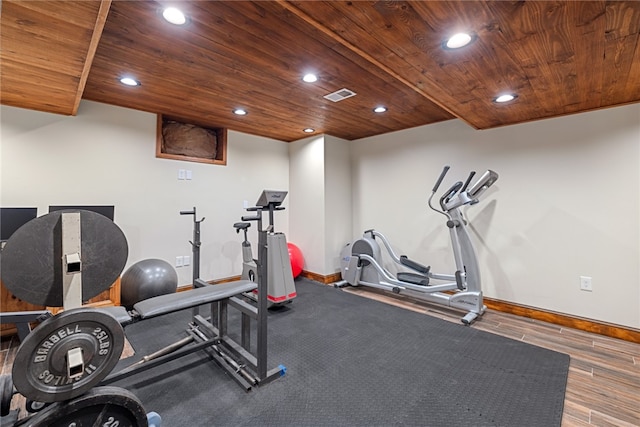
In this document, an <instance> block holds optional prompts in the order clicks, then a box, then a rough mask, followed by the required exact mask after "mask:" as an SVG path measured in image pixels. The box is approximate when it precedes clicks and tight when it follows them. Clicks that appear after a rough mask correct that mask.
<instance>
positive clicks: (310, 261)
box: [287, 135, 325, 274]
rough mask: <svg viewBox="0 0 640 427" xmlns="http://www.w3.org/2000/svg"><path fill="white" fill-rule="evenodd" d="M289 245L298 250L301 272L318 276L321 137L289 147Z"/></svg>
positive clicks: (322, 241) (321, 211)
mask: <svg viewBox="0 0 640 427" xmlns="http://www.w3.org/2000/svg"><path fill="white" fill-rule="evenodd" d="M289 158H290V166H289V168H290V172H289V173H290V175H289V184H290V187H289V188H290V189H291V194H290V196H289V205H290V206H291V222H290V224H289V229H290V230H291V231H290V234H289V235H287V239H288V241H289V242H291V243H293V244H295V245H296V246H298V247H299V248H300V251H301V252H302V255H303V257H304V267H303V269H304V270H305V271H311V272H314V273H318V274H322V272H323V271H324V263H325V260H324V251H323V250H322V248H324V245H325V217H324V203H325V200H324V199H325V196H324V194H325V186H324V162H325V158H324V136H323V135H319V136H312V137H309V138H305V139H301V140H299V141H295V142H292V143H290V144H289Z"/></svg>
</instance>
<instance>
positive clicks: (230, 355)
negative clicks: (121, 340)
mask: <svg viewBox="0 0 640 427" xmlns="http://www.w3.org/2000/svg"><path fill="white" fill-rule="evenodd" d="M197 282H198V283H196V285H197V286H198V287H197V288H194V289H191V290H188V291H184V292H177V293H173V294H167V295H161V296H157V297H153V298H149V299H146V300H143V301H140V302H138V303H136V304H134V306H133V310H131V311H127V310H126V309H125V308H124V307H104V308H101V309H100V310H101V311H105V312H107V313H109V314H111V315H112V316H113V317H115V318H116V320H118V322H119V323H120V324H122V325H123V326H126V325H129V324H132V323H135V322H138V321H143V320H146V319H151V318H154V317H157V316H162V315H165V314H169V313H174V312H177V311H181V310H185V309H188V308H195V307H199V306H202V305H205V304H210V305H211V318H210V319H205V318H203V317H202V316H201V315H200V314H196V315H194V316H193V322H191V323H190V325H189V329H188V330H187V333H188V334H189V335H188V336H187V337H186V338H184V339H182V340H180V341H177V342H176V343H173V344H171V345H169V346H167V347H164V348H162V349H160V350H158V351H156V352H155V353H152V354H150V355H146V356H144V357H143V358H142V359H141V360H140V361H138V362H136V363H134V364H133V365H130V366H128V367H126V368H124V369H122V370H120V371H118V372H113V373H111V374H110V375H108V376H107V377H106V378H105V379H104V380H103V381H102V382H101V385H106V384H111V383H113V382H116V381H118V380H120V379H123V378H126V377H129V376H131V375H133V374H136V373H138V372H142V371H145V370H148V369H151V368H153V367H155V366H158V365H160V364H163V363H166V362H168V361H171V360H175V359H178V358H180V357H182V356H185V355H187V354H191V353H194V352H196V351H199V350H205V351H207V352H208V353H209V355H210V356H211V357H212V358H213V360H214V361H215V362H216V363H217V364H218V365H219V366H220V367H221V368H223V369H225V370H226V371H227V372H228V373H229V374H230V375H231V377H232V378H233V379H234V380H236V382H238V384H240V385H241V386H242V387H243V388H244V389H245V390H246V391H249V390H251V388H252V387H253V386H256V385H260V384H263V383H265V382H268V381H271V380H273V379H276V378H278V377H280V376H282V375H284V374H285V372H286V369H285V368H284V366H282V365H280V366H278V367H277V368H274V369H272V370H271V371H269V372H266V364H265V363H266V348H262V346H261V340H260V339H258V345H257V347H258V348H257V353H258V355H257V357H256V356H254V354H252V353H251V326H250V322H251V319H254V320H257V321H258V323H260V316H259V311H258V309H257V308H256V307H255V306H253V305H251V304H249V303H247V302H246V301H244V300H243V299H241V298H238V296H239V295H242V294H244V293H246V292H251V291H253V290H255V289H257V287H258V285H257V284H256V283H254V282H251V281H249V280H240V281H236V282H230V283H224V284H220V285H209V284H207V283H206V282H204V281H202V280H200V279H198V280H197ZM229 306H231V307H233V308H235V309H238V310H239V311H240V313H241V334H240V336H241V340H240V343H238V342H236V341H235V340H233V339H232V338H231V337H229V336H228V335H227V314H228V307H229ZM194 342H195V344H193V343H194ZM263 365H264V367H263ZM261 369H262V370H263V371H264V372H262V373H261Z"/></svg>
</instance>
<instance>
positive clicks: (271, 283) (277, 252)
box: [233, 190, 297, 308]
mask: <svg viewBox="0 0 640 427" xmlns="http://www.w3.org/2000/svg"><path fill="white" fill-rule="evenodd" d="M286 196H287V192H286V191H274V190H264V191H263V192H262V194H261V195H260V197H259V198H258V201H257V202H256V206H253V207H249V208H246V210H247V211H249V212H255V215H253V216H243V217H242V218H241V219H242V221H243V222H236V223H235V224H233V227H234V228H235V229H236V233H240V230H242V231H243V232H244V241H243V242H242V276H241V279H242V280H251V281H253V282H256V283H262V280H266V281H267V289H268V291H267V306H268V307H269V308H271V307H273V306H279V305H282V304H285V303H288V302H291V300H293V299H294V298H295V297H296V295H297V293H296V285H295V283H294V281H293V272H292V271H291V261H290V260H289V250H288V248H287V238H286V236H285V234H284V233H282V232H276V231H274V221H273V214H274V212H275V211H281V210H284V207H283V206H281V204H282V202H283V201H284V199H285V197H286ZM263 211H266V212H268V213H269V225H268V226H267V227H266V228H262V212H263ZM244 221H256V224H257V228H258V248H259V253H258V258H257V259H254V258H253V254H252V250H251V243H250V242H249V240H248V239H247V230H248V228H249V227H250V226H251V223H249V222H244ZM265 260H266V262H267V265H268V269H267V271H268V277H266V278H265V277H262V276H261V271H262V270H261V269H260V263H261V262H265ZM256 292H257V291H254V292H253V293H250V294H248V295H247V296H248V297H250V298H252V299H256Z"/></svg>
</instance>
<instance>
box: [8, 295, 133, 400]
mask: <svg viewBox="0 0 640 427" xmlns="http://www.w3.org/2000/svg"><path fill="white" fill-rule="evenodd" d="M123 348H124V331H123V330H122V326H121V325H120V323H118V321H117V320H116V319H115V318H114V317H113V316H111V315H110V314H107V313H105V312H102V311H98V310H96V309H92V308H87V307H81V308H76V309H73V310H68V311H64V312H62V313H60V314H58V315H56V316H54V317H51V318H49V319H47V320H45V321H44V322H42V323H41V324H40V325H39V326H38V327H37V328H35V329H34V330H33V331H32V332H31V333H30V334H29V335H27V337H26V338H25V340H24V341H23V342H22V344H21V345H20V347H19V348H18V352H17V354H16V359H15V362H14V363H13V382H14V385H15V387H16V389H17V390H18V391H19V392H20V393H21V394H22V395H24V396H25V397H26V398H28V399H31V400H35V401H38V402H60V401H63V400H69V399H73V398H74V397H77V396H79V395H81V394H83V393H85V392H87V391H89V390H90V389H91V388H92V387H93V386H95V385H96V384H98V383H99V382H100V381H102V380H103V379H104V378H105V377H106V376H107V375H108V374H109V372H111V370H112V369H113V368H114V367H115V365H116V364H117V363H118V360H119V359H120V356H121V354H122V350H123ZM73 349H80V350H81V351H82V353H81V354H82V360H83V363H84V370H82V371H81V372H79V373H78V376H77V377H76V378H69V375H68V373H67V366H68V364H67V354H68V353H69V351H70V350H73Z"/></svg>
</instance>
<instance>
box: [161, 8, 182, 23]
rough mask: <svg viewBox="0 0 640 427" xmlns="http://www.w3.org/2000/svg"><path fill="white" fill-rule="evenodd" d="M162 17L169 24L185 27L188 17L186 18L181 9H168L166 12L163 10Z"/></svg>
mask: <svg viewBox="0 0 640 427" xmlns="http://www.w3.org/2000/svg"><path fill="white" fill-rule="evenodd" d="M162 16H163V17H164V19H166V20H167V21H168V22H171V23H172V24H175V25H183V24H184V23H185V22H187V17H186V16H184V13H182V12H181V11H180V9H178V8H175V7H168V8H166V9H165V10H163V11H162Z"/></svg>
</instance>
